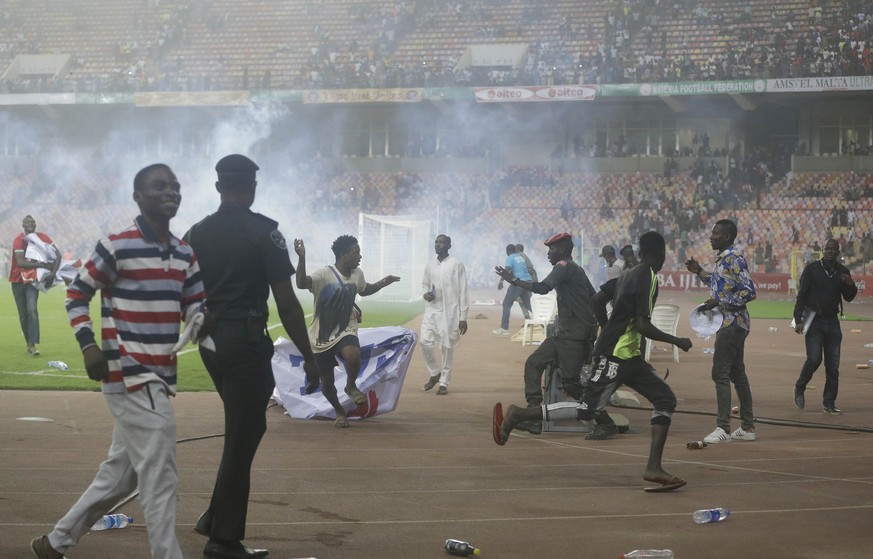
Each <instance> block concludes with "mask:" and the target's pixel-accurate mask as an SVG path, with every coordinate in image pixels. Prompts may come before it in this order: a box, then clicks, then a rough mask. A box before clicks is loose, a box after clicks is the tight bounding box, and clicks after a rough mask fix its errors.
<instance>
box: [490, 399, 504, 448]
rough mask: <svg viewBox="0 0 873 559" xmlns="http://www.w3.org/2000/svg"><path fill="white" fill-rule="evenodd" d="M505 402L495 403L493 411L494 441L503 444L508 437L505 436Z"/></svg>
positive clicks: (492, 434) (492, 433)
mask: <svg viewBox="0 0 873 559" xmlns="http://www.w3.org/2000/svg"><path fill="white" fill-rule="evenodd" d="M502 431H503V404H501V403H500V402H497V403H496V404H494V410H493V411H492V413H491V436H492V437H494V442H495V443H497V444H499V445H500V446H503V445H505V444H506V439H504V438H503V432H502Z"/></svg>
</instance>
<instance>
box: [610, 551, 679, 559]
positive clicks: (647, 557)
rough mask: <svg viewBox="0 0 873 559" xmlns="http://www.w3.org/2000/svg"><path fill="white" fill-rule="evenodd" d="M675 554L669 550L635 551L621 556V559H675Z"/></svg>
mask: <svg viewBox="0 0 873 559" xmlns="http://www.w3.org/2000/svg"><path fill="white" fill-rule="evenodd" d="M673 557H674V556H673V552H672V551H671V550H669V549H635V550H633V551H629V552H628V553H625V554H623V555H622V556H621V559H653V558H660V559H673Z"/></svg>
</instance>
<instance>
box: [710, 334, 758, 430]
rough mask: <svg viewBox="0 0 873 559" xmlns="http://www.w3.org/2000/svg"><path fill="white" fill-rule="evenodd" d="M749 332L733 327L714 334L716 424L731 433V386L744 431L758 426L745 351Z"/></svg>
mask: <svg viewBox="0 0 873 559" xmlns="http://www.w3.org/2000/svg"><path fill="white" fill-rule="evenodd" d="M748 335H749V331H748V330H743V329H742V328H740V327H739V326H737V325H736V324H731V325H730V326H727V327H725V328H722V329H721V330H719V331H718V332H717V333H716V335H715V354H714V355H713V356H712V380H713V382H715V398H716V401H717V402H718V411H717V415H716V424H717V425H718V426H719V427H721V428H722V429H724V430H725V432H727V433H730V428H731V383H733V385H734V389H735V390H736V391H737V399H738V400H739V401H740V420H741V421H742V427H743V430H744V431H748V430H749V429H751V428H752V427H754V426H755V413H754V411H753V410H752V389H751V387H750V386H749V378H748V377H747V376H746V364H745V362H744V358H745V348H746V337H747V336H748Z"/></svg>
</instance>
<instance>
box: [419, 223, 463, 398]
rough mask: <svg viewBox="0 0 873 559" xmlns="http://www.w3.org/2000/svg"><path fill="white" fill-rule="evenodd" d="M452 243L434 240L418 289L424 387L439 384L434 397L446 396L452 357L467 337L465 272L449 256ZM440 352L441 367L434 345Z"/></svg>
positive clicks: (447, 239) (439, 238) (441, 237)
mask: <svg viewBox="0 0 873 559" xmlns="http://www.w3.org/2000/svg"><path fill="white" fill-rule="evenodd" d="M451 248H452V239H451V237H449V236H448V235H437V238H436V240H434V251H435V252H436V256H437V257H436V260H428V262H427V264H426V265H425V267H424V277H423V278H422V281H421V287H422V290H423V291H424V295H423V298H424V300H425V301H426V302H425V305H424V315H423V316H422V319H421V337H420V339H419V341H420V343H421V354H422V356H423V357H424V363H425V366H426V367H427V371H428V373H429V374H430V378H429V379H428V381H427V383H425V385H424V389H425V390H430V389H431V388H433V387H434V386H436V385H437V383H439V385H440V387H439V389H437V396H444V395H446V394H448V386H449V381H450V380H451V376H452V356H453V354H454V349H455V348H456V347H457V346H458V344H459V343H460V342H461V336H463V335H464V334H466V333H467V311H468V310H469V307H470V302H469V299H468V297H467V270H466V268H465V267H464V263H463V262H461V261H460V260H458V259H457V258H455V257H454V256H450V255H449V249H451ZM437 344H439V345H440V347H441V348H442V363H441V364H440V363H439V362H437V353H436V345H437Z"/></svg>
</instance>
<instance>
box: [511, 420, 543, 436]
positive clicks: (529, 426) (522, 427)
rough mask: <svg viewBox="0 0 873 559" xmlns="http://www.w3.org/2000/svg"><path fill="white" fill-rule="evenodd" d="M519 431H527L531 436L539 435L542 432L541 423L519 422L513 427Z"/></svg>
mask: <svg viewBox="0 0 873 559" xmlns="http://www.w3.org/2000/svg"><path fill="white" fill-rule="evenodd" d="M515 428H516V429H518V430H519V431H527V432H528V433H530V434H531V435H540V434H542V432H543V422H542V421H521V422H519V424H518V425H516V426H515Z"/></svg>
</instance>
